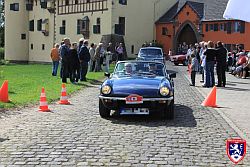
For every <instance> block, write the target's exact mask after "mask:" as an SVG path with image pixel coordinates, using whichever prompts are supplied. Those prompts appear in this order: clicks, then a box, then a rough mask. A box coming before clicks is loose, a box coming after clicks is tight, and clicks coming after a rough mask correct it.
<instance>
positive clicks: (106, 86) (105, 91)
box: [101, 85, 111, 95]
mask: <svg viewBox="0 0 250 167" xmlns="http://www.w3.org/2000/svg"><path fill="white" fill-rule="evenodd" d="M101 92H102V93H103V94H105V95H108V94H110V92H111V87H110V86H109V85H105V86H103V87H102V88H101Z"/></svg>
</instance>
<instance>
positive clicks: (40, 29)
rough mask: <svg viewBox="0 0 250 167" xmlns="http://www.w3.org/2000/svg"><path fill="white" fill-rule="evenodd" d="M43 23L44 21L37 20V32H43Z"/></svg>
mask: <svg viewBox="0 0 250 167" xmlns="http://www.w3.org/2000/svg"><path fill="white" fill-rule="evenodd" d="M42 22H43V20H42V19H40V20H37V31H42Z"/></svg>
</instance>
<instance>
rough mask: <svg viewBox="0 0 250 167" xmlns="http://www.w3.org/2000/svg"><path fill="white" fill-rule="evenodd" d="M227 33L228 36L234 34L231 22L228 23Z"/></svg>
mask: <svg viewBox="0 0 250 167" xmlns="http://www.w3.org/2000/svg"><path fill="white" fill-rule="evenodd" d="M227 33H228V34H231V33H232V23H231V22H227Z"/></svg>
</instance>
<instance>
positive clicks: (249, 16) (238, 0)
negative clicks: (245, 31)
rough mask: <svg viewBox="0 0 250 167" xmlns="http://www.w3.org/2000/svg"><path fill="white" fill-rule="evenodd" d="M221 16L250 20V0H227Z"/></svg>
mask: <svg viewBox="0 0 250 167" xmlns="http://www.w3.org/2000/svg"><path fill="white" fill-rule="evenodd" d="M223 17H224V18H226V19H238V20H243V21H246V22H250V0H229V1H228V4H227V8H226V10H225V12H224V15H223Z"/></svg>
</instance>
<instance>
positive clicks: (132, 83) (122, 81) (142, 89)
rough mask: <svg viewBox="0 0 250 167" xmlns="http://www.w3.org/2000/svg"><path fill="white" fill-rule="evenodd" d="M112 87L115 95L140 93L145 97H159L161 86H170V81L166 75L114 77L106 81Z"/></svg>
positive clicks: (123, 95)
mask: <svg viewBox="0 0 250 167" xmlns="http://www.w3.org/2000/svg"><path fill="white" fill-rule="evenodd" d="M104 84H109V85H110V86H111V87H112V93H111V94H112V95H113V96H122V97H125V96H128V95H130V94H138V95H141V96H144V97H158V96H160V94H159V88H160V87H161V86H163V85H164V86H167V87H169V88H170V84H169V81H168V80H167V79H166V78H165V77H122V78H113V79H110V80H109V81H106V83H104Z"/></svg>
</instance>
